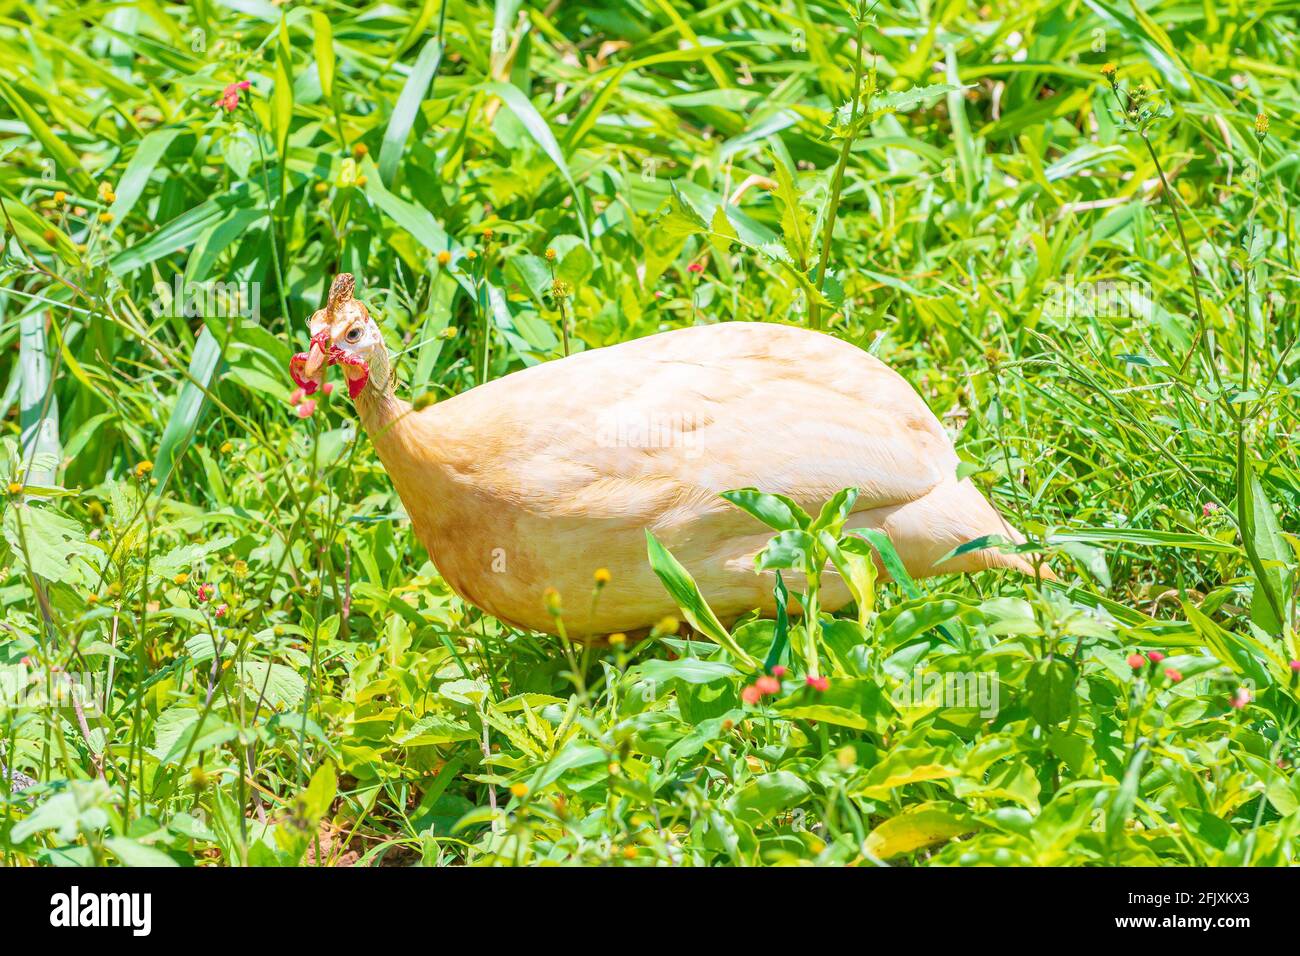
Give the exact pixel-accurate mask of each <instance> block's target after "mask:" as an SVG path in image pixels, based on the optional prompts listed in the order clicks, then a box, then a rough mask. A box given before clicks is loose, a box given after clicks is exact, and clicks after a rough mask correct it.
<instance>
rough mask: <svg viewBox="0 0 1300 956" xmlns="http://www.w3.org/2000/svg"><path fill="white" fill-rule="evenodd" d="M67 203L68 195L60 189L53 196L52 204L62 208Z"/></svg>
mask: <svg viewBox="0 0 1300 956" xmlns="http://www.w3.org/2000/svg"><path fill="white" fill-rule="evenodd" d="M67 201H68V194H67V193H65V192H64V191H63V190H62V189H60V190H59V191H58V192H56V193H55V194H54V204H55V205H56V206H62V205H63V204H64V203H65V202H67Z"/></svg>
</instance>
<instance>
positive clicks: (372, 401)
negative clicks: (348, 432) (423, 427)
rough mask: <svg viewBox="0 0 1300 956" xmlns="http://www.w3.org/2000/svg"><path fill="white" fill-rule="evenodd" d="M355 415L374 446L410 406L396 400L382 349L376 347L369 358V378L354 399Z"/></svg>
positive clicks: (397, 425)
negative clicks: (359, 419) (358, 417)
mask: <svg viewBox="0 0 1300 956" xmlns="http://www.w3.org/2000/svg"><path fill="white" fill-rule="evenodd" d="M356 405H357V415H359V416H360V418H361V424H362V425H363V426H364V427H365V429H366V432H367V433H368V434H369V435H370V439H371V441H373V442H374V443H375V444H376V446H378V445H379V444H380V443H381V442H383V441H384V439H385V438H386V437H387V436H388V435H389V433H391V432H392V431H393V430H394V429H396V428H400V427H401V421H402V419H403V418H404V417H405V416H406V415H408V414H409V413H410V411H411V406H410V403H408V402H404V401H402V400H401V399H400V398H398V397H397V393H396V391H395V390H394V388H393V371H392V366H391V365H390V364H389V361H388V352H387V350H386V349H383V348H379V349H376V350H375V352H374V353H373V354H372V355H371V357H370V377H369V379H367V381H366V386H365V388H363V389H362V390H361V393H360V394H359V395H357V398H356Z"/></svg>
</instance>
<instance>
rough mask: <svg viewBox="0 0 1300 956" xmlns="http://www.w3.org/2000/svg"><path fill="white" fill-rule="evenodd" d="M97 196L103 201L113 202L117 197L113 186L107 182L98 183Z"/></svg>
mask: <svg viewBox="0 0 1300 956" xmlns="http://www.w3.org/2000/svg"><path fill="white" fill-rule="evenodd" d="M99 198H100V199H101V200H103V201H104V202H113V201H114V200H116V199H117V193H115V192H113V187H112V186H111V185H109V184H108V183H106V182H104V183H100V184H99Z"/></svg>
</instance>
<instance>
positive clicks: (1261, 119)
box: [1255, 113, 1268, 139]
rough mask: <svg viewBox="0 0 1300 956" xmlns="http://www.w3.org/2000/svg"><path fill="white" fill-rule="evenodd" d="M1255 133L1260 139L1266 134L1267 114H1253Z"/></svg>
mask: <svg viewBox="0 0 1300 956" xmlns="http://www.w3.org/2000/svg"><path fill="white" fill-rule="evenodd" d="M1255 135H1256V136H1258V137H1259V138H1260V139H1263V138H1264V137H1265V136H1267V135H1268V114H1267V113H1256V114H1255Z"/></svg>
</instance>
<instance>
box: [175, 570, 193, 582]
mask: <svg viewBox="0 0 1300 956" xmlns="http://www.w3.org/2000/svg"><path fill="white" fill-rule="evenodd" d="M189 579H190V576H189V575H188V574H186V573H185V572H184V571H182V572H181V573H180V574H178V575H176V577H174V578H172V580H173V581H174V582H175V583H177V584H184V583H185V582H186V581H188V580H189Z"/></svg>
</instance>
